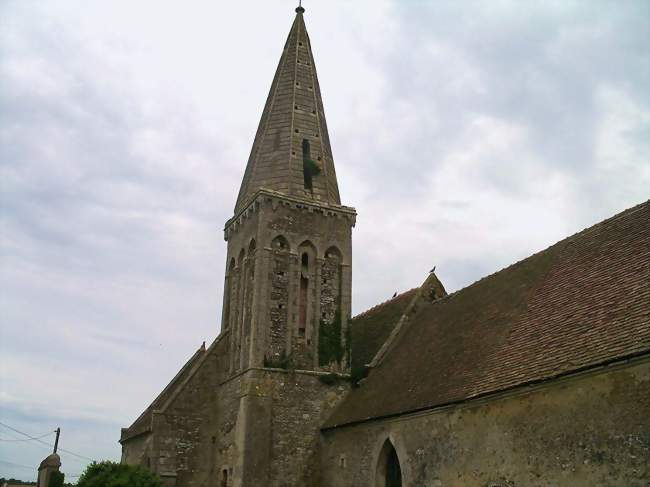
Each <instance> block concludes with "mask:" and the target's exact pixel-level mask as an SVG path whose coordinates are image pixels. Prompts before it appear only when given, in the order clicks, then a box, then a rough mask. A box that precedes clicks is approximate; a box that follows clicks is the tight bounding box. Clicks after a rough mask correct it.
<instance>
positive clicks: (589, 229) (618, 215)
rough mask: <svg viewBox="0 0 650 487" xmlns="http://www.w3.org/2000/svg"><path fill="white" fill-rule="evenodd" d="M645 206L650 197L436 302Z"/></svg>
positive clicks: (648, 204)
mask: <svg viewBox="0 0 650 487" xmlns="http://www.w3.org/2000/svg"><path fill="white" fill-rule="evenodd" d="M645 206H650V199H649V200H646V201H644V202H643V203H639V204H638V205H635V206H632V207H630V208H626V209H625V210H623V211H621V212H619V213H616V214H615V215H612V216H610V217H609V218H606V219H605V220H602V221H599V222H597V223H594V224H592V225H591V226H589V227H586V228H583V229H582V230H578V231H577V232H575V233H573V234H571V235H569V236H567V237H564V238H563V239H562V240H558V241H557V242H555V243H554V244H551V245H549V246H547V247H545V248H543V249H541V250H538V251H537V252H533V253H532V254H530V255H527V256H526V257H524V258H522V259H519V260H517V261H515V262H513V263H512V264H510V265H507V266H505V267H502V268H501V269H498V270H496V271H494V272H492V273H490V274H487V275H485V276H483V277H481V278H479V279H477V280H476V281H474V282H472V283H470V284H468V285H467V286H465V287H462V288H460V289H457V290H456V291H454V292H452V293H449V294H447V295H446V296H444V297H442V298H440V299H437V300H436V301H435V303H437V302H440V301H443V300H445V299H448V298H452V297H453V296H455V295H456V294H458V293H459V292H461V291H464V290H466V289H469V288H471V287H474V286H475V285H477V284H478V283H480V282H482V281H484V280H486V279H489V278H491V277H492V276H494V275H496V274H499V273H501V272H503V271H506V270H508V269H510V268H512V267H515V266H517V265H519V264H521V263H522V262H524V261H526V260H528V259H531V258H533V257H535V256H536V255H539V254H541V253H544V252H546V251H548V250H550V249H552V248H553V247H560V246H564V245H567V244H569V243H570V242H571V241H573V240H575V239H577V238H579V237H581V236H582V235H586V234H588V233H589V232H592V231H595V230H596V229H597V228H601V227H603V226H605V224H608V223H611V222H612V221H614V220H617V219H619V218H622V217H624V216H626V217H627V216H629V215H632V214H634V213H636V212H637V211H639V210H641V209H643V208H644V207H645ZM431 304H433V303H431Z"/></svg>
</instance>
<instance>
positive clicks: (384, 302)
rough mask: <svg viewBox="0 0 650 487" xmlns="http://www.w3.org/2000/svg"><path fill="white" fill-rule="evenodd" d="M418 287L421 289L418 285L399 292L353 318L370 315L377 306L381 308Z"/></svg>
mask: <svg viewBox="0 0 650 487" xmlns="http://www.w3.org/2000/svg"><path fill="white" fill-rule="evenodd" d="M418 289H420V286H416V287H414V288H411V289H409V290H408V291H404V292H403V293H399V294H398V295H397V296H395V297H392V298H389V299H387V300H386V301H382V302H381V303H379V304H375V305H374V306H373V307H371V308H368V309H367V310H365V311H362V312H361V313H359V314H358V315H355V316H353V317H352V319H353V320H356V319H357V318H363V317H365V316H366V315H368V314H370V313H372V312H373V311H375V310H376V309H377V308H381V307H382V306H385V305H386V304H388V303H390V302H391V301H394V300H396V299H397V298H400V297H402V296H404V295H405V294H408V293H410V292H413V291H417V290H418Z"/></svg>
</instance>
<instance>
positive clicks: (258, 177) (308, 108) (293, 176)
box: [235, 5, 341, 213]
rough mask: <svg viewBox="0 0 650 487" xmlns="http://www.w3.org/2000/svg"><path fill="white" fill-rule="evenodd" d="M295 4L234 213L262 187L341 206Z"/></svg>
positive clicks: (310, 59) (317, 90)
mask: <svg viewBox="0 0 650 487" xmlns="http://www.w3.org/2000/svg"><path fill="white" fill-rule="evenodd" d="M304 12H305V9H304V8H303V7H302V6H301V5H300V6H298V7H297V8H296V18H295V20H294V21H293V25H292V26H291V31H290V32H289V36H288V38H287V42H286V44H285V46H284V50H283V52H282V56H281V57H280V62H279V64H278V68H277V70H276V73H275V77H274V78H273V83H272V84H271V89H270V91H269V95H268V98H267V100H266V105H265V106H264V111H263V112H262V118H261V120H260V124H259V127H258V129H257V133H256V135H255V140H254V142H253V148H252V150H251V154H250V157H249V159H248V164H247V166H246V172H245V173H244V179H243V181H242V185H241V188H240V190H239V196H238V197H237V204H236V206H235V213H237V212H238V211H239V210H241V209H243V208H244V207H245V206H246V205H247V204H248V203H249V202H250V201H251V199H252V197H253V196H254V195H255V193H257V191H259V190H260V189H262V188H265V189H269V190H273V191H277V192H280V193H283V194H286V195H288V196H293V197H298V198H304V199H309V200H315V201H318V202H321V203H325V204H334V205H340V204H341V201H340V197H339V190H338V184H337V181H336V172H335V170H334V160H333V157H332V149H331V147H330V141H329V135H328V133H327V124H326V122H325V112H324V110H323V100H322V98H321V93H320V86H319V84H318V77H317V76H316V67H315V65H314V57H313V55H312V51H311V43H310V40H309V35H308V34H307V28H306V27H305V21H304V19H303V13H304Z"/></svg>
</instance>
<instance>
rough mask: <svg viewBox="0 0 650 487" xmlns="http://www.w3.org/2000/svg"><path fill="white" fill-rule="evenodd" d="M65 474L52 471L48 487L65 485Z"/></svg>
mask: <svg viewBox="0 0 650 487" xmlns="http://www.w3.org/2000/svg"><path fill="white" fill-rule="evenodd" d="M64 479H65V475H64V474H63V473H62V472H56V471H55V472H52V474H51V475H50V481H49V482H48V484H47V487H63V480H64Z"/></svg>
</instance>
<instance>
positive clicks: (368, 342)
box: [350, 288, 417, 377]
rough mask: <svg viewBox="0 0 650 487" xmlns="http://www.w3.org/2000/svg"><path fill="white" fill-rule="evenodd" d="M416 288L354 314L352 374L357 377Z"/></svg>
mask: <svg viewBox="0 0 650 487" xmlns="http://www.w3.org/2000/svg"><path fill="white" fill-rule="evenodd" d="M416 291H417V288H415V289H411V290H410V291H406V292H404V293H402V294H400V295H398V296H396V297H394V298H392V299H390V300H388V301H385V302H383V303H381V304H378V305H377V306H374V307H373V308H370V309H369V310H367V311H365V312H363V313H361V314H359V315H357V316H355V317H354V318H353V319H352V322H351V324H350V326H351V333H352V375H353V376H354V377H359V376H360V374H361V373H362V371H363V368H364V366H365V365H367V364H369V363H370V362H371V361H372V359H373V357H374V356H375V354H376V353H377V351H378V350H379V349H380V348H381V346H382V345H383V344H384V342H385V341H386V339H387V338H388V336H389V335H390V333H391V332H392V331H393V328H395V325H397V322H398V321H399V319H400V317H401V316H402V313H404V310H405V309H406V307H407V306H408V304H409V303H410V302H411V300H412V299H413V297H414V296H415V292H416Z"/></svg>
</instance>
